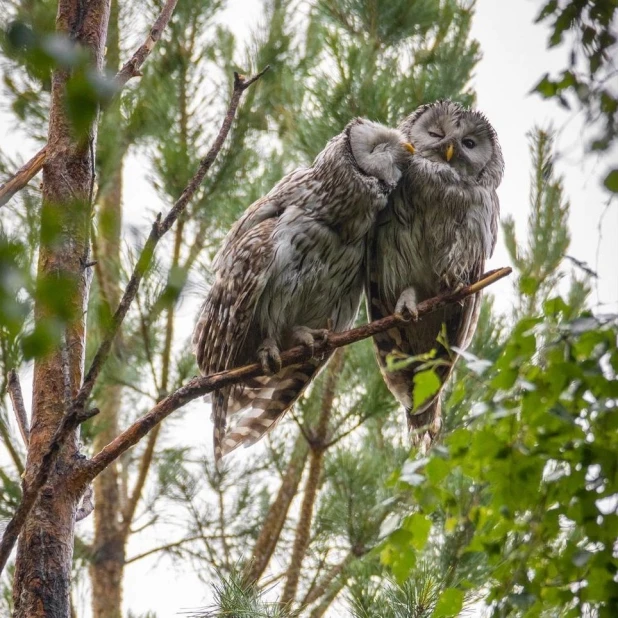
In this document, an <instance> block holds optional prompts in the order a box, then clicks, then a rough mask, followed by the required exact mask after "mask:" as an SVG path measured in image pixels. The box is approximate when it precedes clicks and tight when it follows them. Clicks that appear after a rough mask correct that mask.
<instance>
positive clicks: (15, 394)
mask: <svg viewBox="0 0 618 618" xmlns="http://www.w3.org/2000/svg"><path fill="white" fill-rule="evenodd" d="M7 390H8V392H9V397H10V398H11V403H12V404H13V410H14V412H15V418H16V419H17V425H18V426H19V431H20V433H21V437H22V439H23V441H24V446H25V447H26V449H27V448H28V443H29V442H30V426H29V424H28V415H27V414H26V406H25V405H24V396H23V395H22V392H21V384H20V383H19V376H18V375H17V372H16V371H15V370H14V369H11V371H9V384H8V386H7Z"/></svg>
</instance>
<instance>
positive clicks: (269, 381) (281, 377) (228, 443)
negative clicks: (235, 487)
mask: <svg viewBox="0 0 618 618" xmlns="http://www.w3.org/2000/svg"><path fill="white" fill-rule="evenodd" d="M326 360H327V359H324V360H317V359H311V360H309V361H307V362H306V363H303V364H302V365H291V366H290V367H286V368H284V369H283V370H281V371H280V372H279V373H278V374H276V375H274V376H260V377H258V378H253V379H251V380H248V381H247V382H246V383H245V385H244V388H243V389H242V391H240V392H233V393H232V394H231V397H230V401H229V403H228V405H229V409H230V411H231V412H232V418H233V419H237V420H236V421H235V422H234V424H233V426H232V427H230V429H229V430H228V431H227V433H226V434H225V436H224V437H223V440H222V442H221V445H220V446H221V455H227V454H228V453H231V452H232V451H233V450H234V449H236V448H238V447H239V446H240V445H243V446H245V447H246V446H251V445H252V444H255V443H256V442H257V441H258V440H261V439H262V438H263V437H264V436H265V435H266V434H267V433H268V432H269V431H271V430H272V429H273V428H274V427H275V425H276V424H277V423H278V422H279V421H280V420H281V419H282V418H283V417H284V416H285V413H286V412H287V411H288V410H289V409H290V408H291V407H292V406H293V405H294V403H295V402H296V400H297V399H298V398H299V397H300V396H301V395H302V394H303V391H304V390H305V389H306V388H307V386H308V385H309V383H310V382H311V381H312V380H313V378H314V377H315V376H316V375H317V373H318V372H319V371H320V369H321V368H322V367H323V366H324V364H325V363H326ZM215 457H216V452H215Z"/></svg>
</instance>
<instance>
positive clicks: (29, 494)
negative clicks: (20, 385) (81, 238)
mask: <svg viewBox="0 0 618 618" xmlns="http://www.w3.org/2000/svg"><path fill="white" fill-rule="evenodd" d="M268 69H269V67H266V68H265V69H264V70H262V71H260V73H258V74H257V75H255V76H253V77H251V78H249V79H246V78H245V77H244V76H242V75H239V74H238V73H234V90H233V92H232V97H231V100H230V104H229V106H228V110H227V113H226V115H225V118H224V120H223V124H222V125H221V128H220V130H219V134H218V135H217V137H216V139H215V141H214V144H213V145H212V147H211V148H210V150H209V151H208V153H207V154H206V156H205V157H204V158H203V159H202V161H201V162H200V166H199V168H198V170H197V172H196V173H195V175H194V176H193V178H192V179H191V181H190V182H189V184H188V185H187V187H186V188H185V190H184V191H183V192H182V195H181V196H180V197H179V198H178V200H177V201H176V203H175V204H174V206H173V207H172V209H171V210H170V212H169V213H168V215H167V216H166V217H165V219H163V221H161V215H159V216H158V217H157V219H156V221H155V222H154V224H153V226H152V230H151V232H150V236H149V237H148V239H147V241H146V244H145V245H144V248H143V249H142V252H141V254H140V257H139V260H138V262H137V264H136V266H135V269H134V271H133V274H132V275H131V279H130V281H129V284H128V285H127V288H126V290H125V293H124V295H123V297H122V300H121V301H120V305H119V306H118V309H117V310H116V313H115V314H114V317H113V318H112V324H111V327H110V329H109V331H108V333H107V335H106V336H105V337H104V338H103V341H102V343H101V345H100V347H99V349H98V350H97V352H96V354H95V357H94V359H93V361H92V364H91V365H90V369H89V370H88V374H87V375H86V377H85V378H84V382H83V384H82V387H81V388H80V390H79V392H78V394H77V396H76V397H75V399H74V400H73V402H72V404H71V406H70V407H69V410H68V412H67V413H66V414H65V415H64V417H63V418H62V421H61V423H60V425H59V427H58V429H57V430H56V432H55V433H54V436H53V438H52V440H51V441H50V444H49V447H48V449H47V452H46V453H45V454H44V455H43V457H42V459H41V465H40V466H39V468H38V470H37V471H36V473H35V475H34V477H33V478H32V482H31V483H29V484H28V485H27V486H24V490H23V494H22V500H21V502H20V504H19V506H18V507H17V510H16V511H15V514H14V515H13V517H12V518H11V520H10V521H9V523H8V525H7V527H6V528H5V530H4V534H3V536H2V541H1V542H0V573H1V572H2V569H3V568H4V566H5V565H6V561H7V560H8V557H9V555H10V553H11V550H12V548H13V546H14V545H15V542H16V541H17V537H18V535H19V532H20V530H21V528H22V527H23V525H24V523H25V521H26V518H27V516H28V514H29V513H30V511H31V510H32V507H33V506H34V503H35V502H36V499H37V496H38V493H39V490H40V489H41V487H43V485H44V484H45V483H46V482H47V479H48V478H49V474H50V472H51V470H52V469H53V463H54V461H55V460H56V457H57V455H58V453H59V451H60V448H61V446H62V445H63V444H64V441H65V440H66V437H67V436H68V435H69V434H70V433H71V432H72V431H73V430H74V429H76V428H77V427H78V426H79V425H80V424H81V423H83V422H84V421H86V420H88V419H89V418H91V417H92V416H94V415H95V414H97V413H98V410H90V411H88V410H86V402H87V400H88V398H89V397H90V394H91V393H92V389H93V387H94V385H95V382H96V379H97V378H98V376H99V373H100V372H101V369H102V368H103V365H104V363H105V361H106V360H107V357H108V356H109V352H110V350H111V347H112V342H113V341H114V339H115V337H116V335H117V334H118V331H119V330H120V326H121V325H122V322H123V320H124V318H125V316H126V314H127V312H128V310H129V307H130V306H131V303H132V302H133V300H134V299H135V296H136V294H137V292H138V290H139V286H140V283H141V280H142V277H143V276H144V274H145V272H146V271H147V269H148V267H149V266H150V263H151V261H152V257H153V254H154V250H155V248H156V246H157V244H158V242H159V240H160V239H161V238H162V237H163V235H164V234H165V233H166V232H167V231H168V230H169V229H170V228H171V227H172V225H173V224H174V222H175V221H176V219H178V217H179V216H180V215H181V214H182V212H183V211H184V209H185V208H186V206H187V204H188V203H189V201H190V200H191V198H192V197H193V195H194V194H195V192H196V191H197V189H198V187H199V185H200V184H201V182H202V181H203V180H204V177H205V176H206V173H207V172H208V170H209V169H210V167H211V166H212V164H213V163H214V161H215V159H216V158H217V155H218V153H219V151H220V150H221V147H222V146H223V143H224V141H225V138H226V137H227V134H228V133H229V131H230V128H231V126H232V121H233V120H234V116H235V115H236V110H237V109H238V105H239V103H240V98H241V96H242V94H243V92H244V91H245V90H246V89H247V88H249V86H251V85H252V84H253V83H254V82H256V81H257V80H258V79H259V78H260V77H262V75H263V74H264V73H265V72H266V71H267V70H268ZM180 390H182V389H180ZM177 392H178V391H177ZM198 396H199V395H196V397H198ZM194 398H195V397H191V398H190V399H194ZM190 399H189V400H190ZM167 400H169V397H167V398H166V399H164V400H163V402H165V401H167ZM189 400H187V401H189ZM163 402H162V403H163ZM181 405H182V404H181ZM158 407H159V406H155V408H154V409H157V408H158ZM177 407H179V406H176V407H174V408H173V409H172V410H170V412H172V411H173V410H175V409H176V408H177ZM170 412H167V414H165V415H164V416H162V417H161V418H159V420H158V421H157V422H156V423H153V424H152V425H149V426H148V429H147V430H146V431H145V432H144V433H142V434H140V438H141V437H143V436H144V435H146V433H148V431H149V430H150V429H152V427H154V425H156V424H157V423H159V422H160V421H161V420H162V419H163V418H164V417H165V416H167V415H168V414H169V413H170ZM121 435H122V434H121ZM119 437H120V436H119ZM138 439H139V438H138ZM116 440H117V439H116ZM116 440H114V441H113V442H112V443H111V444H114V443H116ZM133 444H134V443H131V446H132V445H133ZM108 446H109V445H108ZM107 448H108V447H106V448H105V449H103V451H101V452H102V453H103V452H104V451H106V449H107ZM127 448H129V447H128V446H127V447H126V448H124V449H122V450H121V451H119V452H118V455H120V454H122V453H123V452H124V451H126V450H127ZM118 455H117V456H118ZM117 456H116V457H117ZM116 457H114V458H113V459H116ZM113 459H112V460H110V461H113ZM85 465H86V464H85ZM107 465H109V464H108V463H106V464H105V465H104V466H103V468H105V467H106V466H107ZM91 468H92V466H89V467H88V469H91ZM103 468H100V469H99V470H98V472H97V473H96V474H94V475H93V476H92V477H91V479H90V480H92V478H94V476H96V475H97V474H98V473H99V472H100V471H101V470H102V469H103ZM78 478H79V474H78V475H77V476H76V479H75V480H76V481H77V480H78ZM88 482H89V481H88Z"/></svg>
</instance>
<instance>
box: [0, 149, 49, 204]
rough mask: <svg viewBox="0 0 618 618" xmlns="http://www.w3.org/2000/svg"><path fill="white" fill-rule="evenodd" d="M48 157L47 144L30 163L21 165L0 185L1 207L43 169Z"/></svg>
mask: <svg viewBox="0 0 618 618" xmlns="http://www.w3.org/2000/svg"><path fill="white" fill-rule="evenodd" d="M46 159H47V146H43V148H41V150H39V152H37V153H36V154H35V155H34V157H32V159H30V161H28V163H25V164H24V165H22V167H20V168H19V169H18V170H17V171H16V172H15V173H14V174H13V175H12V176H11V177H10V178H9V179H8V180H7V181H6V182H5V183H3V184H2V185H1V186H0V207H2V206H4V205H5V204H6V203H7V202H8V201H9V200H10V199H11V198H12V197H13V196H14V195H15V194H16V193H17V192H18V191H21V189H23V188H24V187H25V186H26V185H27V184H28V183H29V182H30V181H31V180H32V179H33V178H34V177H35V176H36V175H37V174H38V173H39V172H40V171H41V169H43V165H44V163H45V160H46Z"/></svg>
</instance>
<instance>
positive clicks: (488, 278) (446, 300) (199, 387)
mask: <svg viewBox="0 0 618 618" xmlns="http://www.w3.org/2000/svg"><path fill="white" fill-rule="evenodd" d="M511 272H512V269H511V268H508V267H507V268H499V269H497V270H493V271H491V272H488V273H486V274H485V275H484V276H483V277H481V279H479V280H478V281H477V282H475V283H473V284H471V285H468V286H466V287H464V288H462V289H461V290H459V291H457V292H454V293H450V294H441V295H440V296H435V297H434V298H430V299H428V300H426V301H423V302H422V303H420V304H419V305H418V307H417V310H418V316H419V319H420V318H422V317H423V316H425V315H427V314H429V313H432V312H433V311H436V310H438V309H441V308H442V307H445V306H446V305H451V304H454V303H457V302H460V301H461V300H463V299H464V298H466V297H468V296H471V295H472V294H476V293H478V292H480V291H481V290H483V289H484V288H486V287H487V286H489V285H492V284H493V283H495V282H496V281H498V280H500V279H502V278H504V277H506V276H508V275H510V274H511ZM407 322H409V319H408V318H405V317H403V316H402V315H400V314H394V315H391V316H388V317H386V318H382V319H380V320H376V321H375V322H370V323H369V324H365V325H363V326H359V327H358V328H353V329H351V330H348V331H345V332H342V333H332V334H331V335H330V336H329V337H328V339H327V340H326V341H325V342H319V343H318V344H316V346H315V354H318V355H319V354H323V353H327V352H330V351H332V350H334V349H336V348H341V347H343V346H346V345H349V344H351V343H356V342H357V341H362V340H363V339H368V338H369V337H372V336H373V335H376V334H378V333H382V332H384V331H387V330H389V329H391V328H395V327H397V326H402V325H404V324H406V323H407ZM310 357H311V351H310V350H308V349H307V348H305V347H301V346H298V347H295V348H291V349H290V350H286V351H285V352H283V353H282V354H281V363H282V367H287V366H288V365H293V364H296V363H299V362H302V361H306V360H308V359H309V358H310ZM260 375H262V369H261V365H259V364H258V363H253V364H252V365H246V366H244V367H239V368H237V369H230V370H228V371H221V372H219V373H215V374H212V375H209V376H204V377H201V378H193V380H191V381H189V382H188V383H187V384H185V385H184V386H182V387H181V388H179V389H178V390H176V391H175V392H173V393H172V394H170V395H168V396H167V397H166V398H165V399H162V400H161V401H160V402H159V403H158V404H157V405H156V406H154V408H152V410H150V412H148V413H147V414H145V415H144V416H142V417H141V418H140V419H138V420H137V421H135V422H134V423H133V424H132V425H131V426H130V427H128V428H127V429H126V430H125V431H123V432H122V433H121V434H120V435H119V436H118V437H117V438H116V439H115V440H113V441H112V442H110V443H109V444H108V445H107V446H106V447H105V448H104V449H102V450H101V451H100V452H99V453H97V454H96V455H95V456H94V457H93V458H92V459H90V460H89V461H88V462H86V464H85V469H84V473H85V478H84V479H83V481H84V482H89V481H91V480H92V479H93V478H94V477H95V476H96V475H97V474H99V473H100V472H101V470H104V469H105V468H106V467H107V466H108V465H109V464H110V463H111V462H112V461H114V460H115V459H117V458H118V457H120V455H122V454H123V453H124V452H125V451H127V450H128V449H129V448H131V447H132V446H134V445H135V444H137V443H138V442H139V441H140V440H141V439H142V438H143V437H144V436H145V435H146V434H147V433H148V432H149V431H150V430H151V429H153V428H154V427H155V426H156V425H157V424H158V423H160V422H161V421H162V420H163V419H164V418H166V417H167V416H169V415H170V414H171V413H172V412H174V411H175V410H177V409H178V408H181V407H182V406H184V405H185V404H187V403H188V402H189V401H192V400H193V399H197V398H198V397H201V396H202V395H206V394H208V393H211V392H212V391H214V390H217V389H220V388H223V387H224V386H229V385H232V384H238V383H240V382H242V381H244V380H246V379H247V378H255V377H257V376H260Z"/></svg>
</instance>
